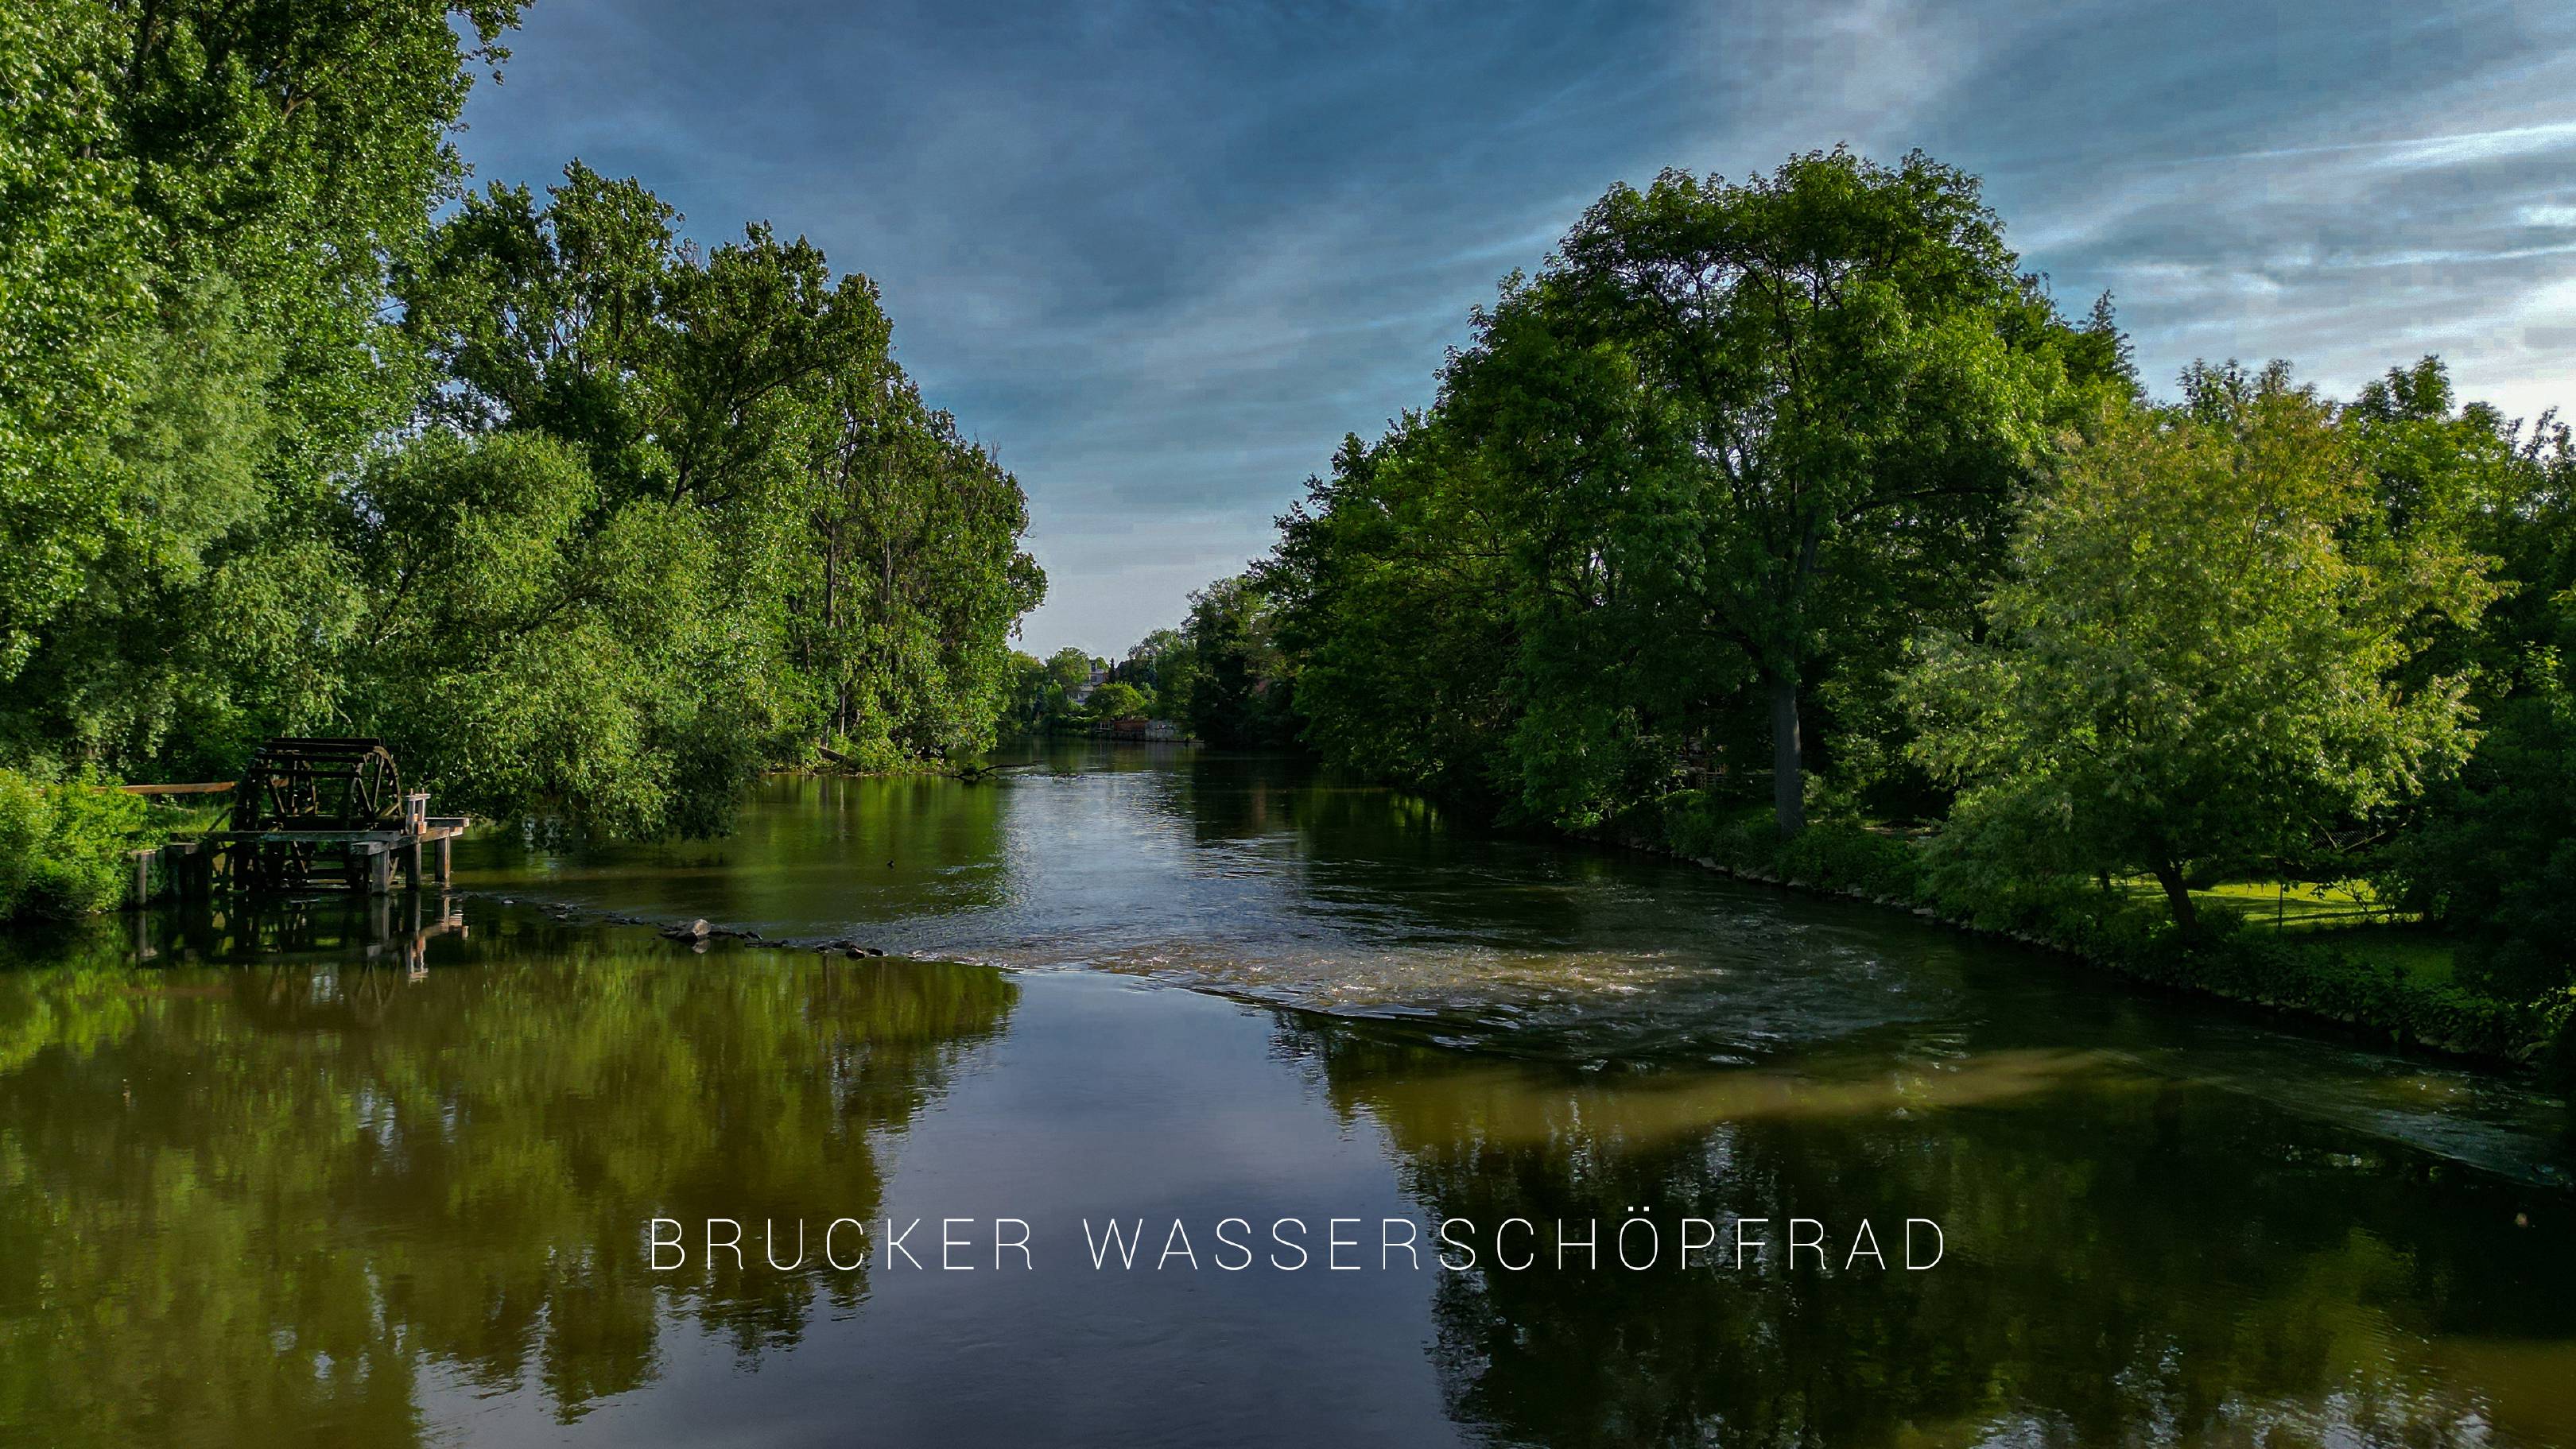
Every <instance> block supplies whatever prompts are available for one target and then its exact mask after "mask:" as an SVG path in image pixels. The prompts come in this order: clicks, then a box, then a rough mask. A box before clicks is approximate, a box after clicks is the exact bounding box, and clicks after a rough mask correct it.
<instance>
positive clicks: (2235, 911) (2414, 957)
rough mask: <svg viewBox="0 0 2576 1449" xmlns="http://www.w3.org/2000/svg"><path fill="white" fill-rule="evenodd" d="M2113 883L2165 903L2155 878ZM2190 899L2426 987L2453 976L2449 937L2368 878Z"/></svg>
mask: <svg viewBox="0 0 2576 1449" xmlns="http://www.w3.org/2000/svg"><path fill="white" fill-rule="evenodd" d="M2117 885H2118V887H2119V889H2120V890H2121V891H2123V892H2124V893H2126V894H2128V895H2130V896H2132V897H2135V898H2137V899H2139V900H2142V901H2147V902H2151V903H2153V904H2155V905H2157V906H2159V907H2161V906H2162V905H2163V903H2164V892H2163V890H2162V889H2161V888H2159V887H2158V886H2157V885H2156V883H2155V882H2154V881H2152V880H2148V879H2145V878H2138V879H2132V880H2126V881H2121V882H2118V883H2117ZM2191 898H2192V901H2193V903H2194V904H2196V905H2197V906H2199V907H2200V909H2201V911H2202V913H2203V914H2210V913H2212V912H2214V911H2220V910H2223V911H2226V912H2228V913H2230V914H2232V915H2235V916H2236V917H2238V918H2239V919H2240V920H2242V921H2243V922H2244V923H2245V925H2246V927H2247V928H2248V929H2252V930H2261V931H2279V932H2282V933H2284V934H2285V935H2294V936H2296V937H2297V938H2298V944H2299V945H2302V946H2309V947H2313V948H2315V949H2318V950H2336V951H2341V952H2342V953H2343V954H2344V955H2345V956H2347V957H2349V958H2351V959H2352V960H2355V961H2361V962H2365V963H2369V964H2372V965H2378V966H2385V967H2392V968H2394V969H2396V970H2399V971H2403V972H2404V973H2406V974H2407V975H2408V976H2410V977H2412V978H2414V979H2415V980H2417V981H2419V982H2422V983H2423V984H2425V985H2427V986H2439V985H2447V984H2449V982H2450V981H2451V975H2452V965H2453V963H2452V943H2451V942H2450V941H2449V940H2447V939H2445V938H2444V937H2443V936H2441V935H2440V934H2439V933H2437V932H2435V931H2433V930H2431V929H2430V928H2427V927H2425V926H2423V925H2422V924H2421V923H2420V921H2419V920H2418V918H2417V917H2415V916H2414V915H2412V914H2410V913H2407V912H2402V911H2399V910H2398V909H2396V908H2395V907H2394V906H2391V905H2389V904H2387V903H2386V902H2383V901H2381V900H2380V899H2379V897H2378V893H2377V892H2375V891H2373V890H2372V889H2371V888H2370V885H2369V883H2368V882H2366V881H2339V882H2334V883H2332V884H2325V885H2319V884H2315V883H2312V882H2304V881H2233V882H2230V883H2228V884H2225V885H2218V886H2209V887H2206V888H2203V889H2199V890H2195V891H2193V892H2192V893H2191Z"/></svg>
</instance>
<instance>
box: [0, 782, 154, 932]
mask: <svg viewBox="0 0 2576 1449" xmlns="http://www.w3.org/2000/svg"><path fill="white" fill-rule="evenodd" d="M144 813H145V812H144V804H143V800H142V798H141V797H140V796H135V795H127V794H124V793H122V792H120V791H117V790H113V789H109V788H106V787H105V786H103V785H102V784H101V783H100V782H99V781H98V780H96V779H95V778H78V779H73V780H67V781H51V780H45V779H42V778H39V777H37V776H33V775H27V774H22V773H20V772H18V771H15V770H7V769H0V922H5V921H24V920H67V919H70V918H71V917H74V916H80V915H86V914H87V913H89V912H91V911H95V910H100V909H102V908H105V907H108V906H113V905H115V904H116V903H117V901H118V900H119V898H120V897H121V896H122V895H123V894H124V889H125V870H126V866H125V854H126V852H127V851H129V850H131V849H133V848H134V847H135V846H136V845H137V844H138V843H139V840H138V833H139V832H140V830H141V828H142V825H143V818H144Z"/></svg>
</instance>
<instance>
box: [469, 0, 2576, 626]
mask: <svg viewBox="0 0 2576 1449" xmlns="http://www.w3.org/2000/svg"><path fill="white" fill-rule="evenodd" d="M2566 19H2567V16H2566V12H2565V10H2564V9H2563V7H2559V6H2549V5H2536V4H2530V3H2511V0H2503V3H2498V0H2489V3H2476V4H2457V5H2448V6H2438V7H2428V6H2420V5H2416V6H2409V5H2398V4H2394V3H2389V0H2283V3H2277V4H2267V5H2246V4H2241V3H2230V4H2218V3H2189V4H2173V5H2135V4H2125V3H2123V4H2114V3H2109V0H2049V3H2040V0H1983V3H1971V4H1965V5H1961V4H1931V3H1926V0H1822V3H1817V4H1812V5H1800V6H1779V5H1765V4H1754V3H1733V4H1713V5H1702V6H1679V5H1673V4H1669V3H1666V4H1647V5H1621V6H1609V5H1590V6H1574V5H1535V4H1520V5H1513V6H1494V5H1467V4H1460V3H1455V0H1432V3H1422V4H1407V5H1400V6H1390V5H1369V4H1357V5H1331V6H1323V7H1295V8H1290V7H1283V6H1271V5H1253V4H1246V5H1236V6H1229V7H1190V6H1177V5H1147V4H1137V3H1108V4H1101V5H1089V6H1067V7H1047V8H1045V9H1032V10H1030V11H1029V12H1027V13H1018V12H1015V11H1013V10H1011V9H1010V8H1008V7H1000V6H994V5H992V4H990V3H989V0H963V3H945V0H943V3H940V4H935V5H934V4H927V3H921V0H913V3H908V4H907V3H896V4H888V5H869V6H864V7H848V6H838V5H825V4H820V3H813V0H804V3H779V4H770V5H764V6H758V7H754V6H747V5H744V6H724V7H716V8H712V9H711V8H709V7H706V6H701V5H694V4H681V3H676V0H545V3H543V4H540V5H537V6H534V7H532V9H531V10H530V13H529V18H528V25H527V28H526V30H525V31H524V32H523V33H522V34H521V35H519V36H518V37H517V39H516V42H515V45H514V49H515V50H516V52H517V54H516V56H515V57H514V59H513V60H512V61H511V63H510V66H509V72H508V77H509V78H508V80H507V82H506V83H505V84H504V85H502V86H500V87H498V88H495V87H491V86H488V85H487V86H483V87H481V88H479V89H478V90H477V92H476V94H475V99H474V101H473V103H472V106H471V108H470V110H469V112H468V121H469V123H470V125H471V127H472V129H471V131H470V133H469V134H467V135H466V136H465V137H464V138H463V147H464V150H465V154H466V155H467V157H468V158H469V159H470V160H472V161H473V162H474V163H475V164H476V165H477V166H478V168H479V169H480V173H481V175H482V177H483V178H485V179H492V180H503V181H510V182H526V183H530V184H542V183H543V182H544V181H545V180H546V179H547V178H548V177H549V176H551V175H553V174H554V173H555V171H556V170H557V169H558V168H559V167H560V166H561V164H562V162H563V161H564V160H565V158H567V157H568V156H572V155H579V156H581V157H582V158H583V159H585V160H587V161H589V162H591V163H592V164H593V165H595V166H598V167H600V168H602V169H604V170H607V171H610V172H612V173H615V174H619V175H626V174H633V175H636V176H639V177H641V178H642V179H643V180H645V181H646V182H647V183H648V184H650V185H652V186H653V187H654V188H655V189H656V190H658V191H660V192H661V193H662V194H663V195H665V196H666V197H668V198H670V199H671V200H672V201H673V202H675V203H676V204H677V205H679V206H680V208H681V209H682V210H683V211H685V212H686V213H688V216H689V226H690V230H691V231H692V232H693V234H695V235H696V236H698V237H700V238H701V239H705V240H719V239H722V238H724V237H726V236H728V235H731V234H733V233H734V229H735V228H736V227H737V226H738V224H739V223H740V222H741V221H743V220H746V219H750V218H755V217H765V218H770V219H772V220H774V221H775V222H776V223H777V224H778V226H779V227H780V228H781V229H782V230H784V231H786V232H789V233H796V232H803V233H806V234H808V235H810V236H811V237H813V238H814V240H816V241H817V242H819V243H820V244H822V245H823V246H824V247H825V248H827V249H828V250H829V251H830V253H831V254H832V256H833V257H834V259H835V260H836V261H837V262H839V264H841V265H842V266H844V267H851V268H857V269H861V270H864V271H866V272H868V273H869V274H870V275H872V276H874V277H875V278H876V279H877V280H878V281H879V282H880V283H881V284H882V285H883V286H884V288H885V292H886V296H887V300H888V304H889V306H890V308H891V310H892V311H893V314H894V317H895V321H896V327H897V338H898V341H899V343H900V346H901V349H902V354H903V357H904V360H905V361H906V363H907V364H908V365H909V366H910V367H912V368H913V369H914V371H915V372H916V373H917V374H918V375H919V376H920V377H921V378H922V379H923V380H924V382H925V384H926V385H927V387H928V388H929V390H930V393H931V395H932V397H933V399H934V400H935V401H936V402H938V403H939V404H941V405H943V406H947V407H950V408H952V409H954V410H955V411H956V412H957V413H958V415H959V416H960V417H961V418H962V419H963V420H964V422H965V425H966V426H967V428H968V429H969V430H970V431H971V432H974V433H976V434H978V435H980V436H982V437H983V438H984V439H986V440H987V441H989V442H991V443H993V444H994V445H996V446H997V447H998V448H999V449H1000V451H1001V455H1002V459H1003V461H1004V462H1005V463H1006V464H1007V465H1009V466H1011V467H1012V468H1014V469H1015V470H1016V471H1017V472H1018V473H1019V475H1020V477H1021V479H1022V481H1023V482H1024V483H1025V484H1027V486H1028V489H1029V493H1030V497H1031V506H1032V513H1033V515H1034V518H1035V530H1034V535H1033V538H1034V547H1035V549H1036V551H1037V553H1038V554H1039V556H1040V559H1041V561H1042V562H1043V563H1044V564H1045V565H1046V567H1047V570H1048V573H1049V575H1050V576H1051V578H1052V580H1053V586H1052V592H1051V596H1050V599H1049V602H1048V604H1047V605H1046V606H1045V608H1043V609H1042V610H1041V611H1040V612H1039V613H1038V614H1037V615H1036V616H1035V618H1034V619H1033V620H1032V621H1031V624H1030V628H1029V632H1028V639H1027V642H1028V643H1029V644H1030V645H1031V646H1033V647H1035V648H1037V649H1038V650H1039V651H1040V652H1046V651H1048V650H1052V649H1054V648H1055V647H1057V646H1059V645H1062V644H1065V643H1079V644H1081V645H1083V646H1085V647H1086V648H1089V649H1091V650H1092V651H1094V652H1108V651H1113V650H1118V649H1123V647H1124V646H1125V645H1126V644H1127V643H1128V642H1129V641H1131V640H1132V639H1133V638H1135V637H1136V636H1137V635H1138V634H1140V633H1142V632H1143V631H1144V630H1146V629H1148V628H1150V627H1153V626H1155V625H1158V624H1164V623H1170V622H1172V621H1174V620H1175V619H1176V618H1177V617H1178V615H1179V613H1180V610H1181V608H1182V598H1183V594H1184V592H1185V591H1186V590H1188V589H1190V588H1193V587H1196V586H1197V585H1199V584H1200V583H1202V582H1204V581H1206V580H1207V579H1209V578H1210V577H1213V576H1215V575H1217V574H1220V573H1224V572H1229V571H1231V570H1232V569H1234V568H1235V567H1237V566H1238V565H1239V564H1240V562H1241V561H1242V560H1243V559H1244V558H1246V557H1248V556H1251V555H1254V554H1257V553H1259V552H1261V551H1263V550H1264V549H1265V548H1266V547H1267V546H1268V541H1269V538H1270V520H1271V518H1272V516H1273V515H1275V514H1276V513H1278V512H1279V511H1280V509H1281V508H1282V507H1283V506H1284V505H1285V504H1286V503H1287V502H1288V501H1289V500H1290V499H1291V498H1292V497H1294V496H1296V494H1297V491H1298V487H1299V483H1300V480H1301V479H1303V478H1304V477H1305V476H1306V475H1307V474H1309V473H1311V472H1315V471H1319V470H1320V469H1322V468H1323V466H1324V465H1325V463H1326V461H1327V458H1328V456H1329V454H1330V451H1331V448H1332V446H1333V444H1334V443H1335V441H1336V440H1338V439H1339V438H1340V437H1341V435H1342V434H1344V433H1345V432H1351V431H1357V432H1360V433H1364V434H1368V433H1374V432H1376V431H1377V430H1378V429H1379V428H1381V427H1382V426H1383V425H1384V422H1385V420H1386V419H1387V418H1388V417H1389V416H1390V415H1392V414H1394V413H1396V412H1397V411H1399V410H1401V409H1403V408H1406V407H1411V406H1419V405H1420V404H1422V403H1424V402H1426V401H1428V399H1429V395H1430V389H1431V374H1432V372H1433V370H1434V369H1435V368H1436V367H1437V366H1438V365H1439V361H1440V356H1441V349H1442V348H1443V347H1444V346H1447V345H1449V344H1452V343H1455V342H1457V341H1458V340H1459V339H1460V338H1461V336H1462V335H1463V332H1464V327H1465V319H1466V310H1467V308H1468V307H1469V306H1470V305H1471V304H1473V303H1476V302H1478V301H1480V300H1483V299H1485V298H1487V297H1489V296H1491V294H1492V289H1493V285H1494V282H1495V279H1496V278H1497V277H1498V276H1500V275H1501V274H1502V273H1503V272H1505V271H1507V270H1509V269H1511V268H1513V267H1531V266H1534V265H1536V264H1537V262H1538V260H1539V258H1540V257H1541V256H1542V255H1543V254H1544V252H1545V251H1546V249H1547V247H1548V245H1549V243H1550V242H1551V241H1552V240H1553V239H1554V238H1555V237H1557V236H1558V235H1560V234H1561V233H1562V232H1563V231H1564V229H1565V228H1566V226H1567V225H1568V224H1569V223H1571V222H1572V221H1573V220H1574V218H1575V217H1576V215H1577V214H1578V213H1579V212H1580V211H1581V209H1582V207H1583V206H1584V204H1585V203H1587V202H1588V201H1590V200H1591V199H1592V198H1594V197H1596V196H1598V195H1599V194H1600V192H1601V191H1602V189H1603V188H1604V187H1605V186H1606V185H1607V184H1608V183H1609V182H1611V181H1612V180H1615V179H1626V180H1630V181H1643V180H1645V179H1646V178H1648V177H1649V176H1651V175H1652V174H1653V173H1654V171H1655V170H1656V169H1657V168H1658V167H1662V166H1666V165H1680V166H1688V167H1693V168H1699V169H1712V170H1717V171H1721V172H1725V173H1728V174H1731V175H1741V174H1743V173H1744V172H1745V171H1746V170H1748V169H1750V168H1754V167H1768V166H1771V165H1774V164H1776V163H1777V162H1778V161H1779V159H1780V158H1781V157H1782V156H1783V155H1785V154H1787V153H1788V152H1789V151H1790V150H1792V149H1793V148H1804V147H1811V146H1827V145H1831V144H1833V143H1835V142H1837V141H1849V142H1851V143H1853V144H1854V145H1856V146H1859V147H1861V148H1863V149H1865V150H1867V151H1869V152H1870V153H1872V154H1876V155H1880V156H1893V155H1895V154H1898V153H1901V152H1902V151H1904V150H1905V149H1907V148H1908V147H1913V146H1921V147H1923V148H1925V149H1927V150H1929V151H1930V152H1932V154H1934V155H1936V156H1938V157H1940V158H1942V159H1944V160H1947V161H1951V162H1953V163H1955V164H1958V165H1961V166H1964V167H1967V168H1968V169H1970V170H1973V171H1975V172H1978V173H1980V174H1982V175H1983V176H1985V177H1986V178H1987V181H1988V187H1989V196H1990V198H1991V199H1992V200H1993V202H1994V203H1995V204H1996V206H1997V207H1998V209H2000V210H2001V212H2002V213H2003V215H2004V217H2005V219H2006V221H2007V223H2008V224H2009V226H2010V236H2011V239H2012V241H2013V242H2014V244H2015V245H2016V246H2017V247H2018V248H2019V249H2020V250H2021V251H2022V253H2023V256H2024V259H2025V261H2026V263H2027V264H2028V265H2030V266H2031V267H2033V268H2036V269H2039V270H2044V271H2046V272H2048V273H2050V274H2051V276H2052V277H2053V278H2054V281H2055V285H2056V288H2057V291H2058V294H2059V296H2060V297H2061V298H2063V299H2064V300H2065V301H2066V302H2067V303H2068V304H2069V306H2070V308H2071V309H2072V310H2078V311H2080V310H2081V309H2082V307H2083V306H2084V305H2085V304H2086V303H2087V302H2089V301H2090V299H2091V298H2092V296H2093V295H2094V294H2096V293H2097V292H2099V291H2101V290H2102V289H2104V288H2106V287H2107V288H2111V289H2113V290H2115V291H2116V292H2117V293H2118V294H2119V296H2120V299H2121V306H2122V313H2123V316H2124V318H2125V319H2126V320H2127V321H2128V322H2129V324H2130V325H2131V326H2132V327H2133V328H2134V329H2135V330H2136V332H2137V336H2138V343H2139V356H2140V361H2141V363H2142V364H2143V365H2144V367H2145V369H2146V372H2147V374H2148V376H2149V377H2150V379H2151V380H2154V381H2156V382H2159V383H2163V382H2165V381H2167V380H2169V379H2170V378H2171V377H2172V376H2173V374H2174V372H2175V370H2176V369H2177V368H2179V367H2180V366H2181V365H2182V364H2183V363H2185V362H2187V361H2189V360H2190V359H2192V358H2193V357H2196V356H2206V357H2212V358H2216V357H2225V356H2231V355H2233V356H2240V357H2244V358H2248V359H2261V358H2267V357H2273V356H2286V357H2289V358H2291V359H2293V360H2294V361H2296V362H2298V363H2299V364H2300V365H2301V367H2302V369H2303V371H2304V372H2305V373H2306V374H2307V375H2309V376H2312V377H2315V378H2317V379H2319V380H2321V381H2323V382H2325V383H2326V384H2328V385H2329V386H2331V387H2333V388H2336V389H2339V390H2349V389H2350V388H2352V387H2354V386H2356V385H2357V384H2359V383H2360V382H2361V381H2363V380H2366V379H2367V378H2370V377H2372V376H2375V375H2377V374H2378V373H2379V372H2380V371H2382V370H2384V369H2385V368H2387V367H2388V366H2390V365H2392V364H2396V363H2403V362H2408V361H2411V360H2413V359H2414V358H2416V357H2417V356H2420V355H2421V354H2424V353H2427V352H2438V353H2441V354H2443V355H2444V356H2445V357H2447V358H2449V359H2450V360H2451V362H2452V363H2453V365H2454V367H2455V370H2456V372H2457V375H2458V376H2459V377H2460V378H2461V379H2462V381H2463V382H2464V383H2465V384H2466V386H2467V388H2468V390H2469V392H2470V393H2471V395H2475V396H2486V397H2491V398H2493V399H2494V400H2496V401H2497V402H2499V403H2500V404H2502V405H2504V406H2505V407H2506V408H2507V409H2508V410H2511V411H2518V412H2535V411H2537V410H2539V409H2540V408H2542V407H2544V406H2547V405H2549V404H2551V403H2555V402H2560V401H2564V400H2565V398H2564V397H2563V396H2562V392H2563V382H2562V379H2564V378H2565V377H2566V376H2567V375H2568V374H2569V372H2570V364H2571V363H2572V362H2576V184H2571V182H2570V180H2569V177H2570V174H2571V173H2570V170H2569V165H2568V163H2569V162H2570V160H2571V159H2576V52H2571V51H2570V49H2569V48H2568V38H2567V31H2566V26H2565V21H2566Z"/></svg>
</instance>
